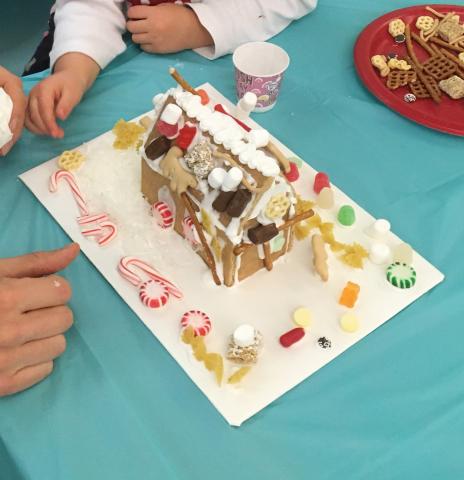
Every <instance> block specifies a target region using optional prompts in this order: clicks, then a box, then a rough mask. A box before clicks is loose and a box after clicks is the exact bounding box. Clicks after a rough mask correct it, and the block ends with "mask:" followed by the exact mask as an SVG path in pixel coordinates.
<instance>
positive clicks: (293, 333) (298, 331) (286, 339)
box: [279, 327, 305, 348]
mask: <svg viewBox="0 0 464 480" xmlns="http://www.w3.org/2000/svg"><path fill="white" fill-rule="evenodd" d="M304 336H305V329H304V328H301V327H297V328H294V329H293V330H290V331H289V332H287V333H284V334H283V335H282V336H281V337H280V338H279V342H280V344H281V345H282V347H284V348H288V347H291V346H292V345H293V344H295V343H296V342H299V341H300V340H301V339H302V338H303V337H304Z"/></svg>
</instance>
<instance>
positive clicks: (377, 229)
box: [366, 218, 391, 240]
mask: <svg viewBox="0 0 464 480" xmlns="http://www.w3.org/2000/svg"><path fill="white" fill-rule="evenodd" d="M390 227H391V226H390V222H389V221H388V220H385V219H383V218H381V219H379V220H376V221H375V222H374V223H373V224H372V225H371V226H370V227H369V228H368V229H367V230H366V233H367V235H369V237H371V238H373V239H374V240H383V239H384V238H385V236H386V235H387V233H388V232H389V231H390Z"/></svg>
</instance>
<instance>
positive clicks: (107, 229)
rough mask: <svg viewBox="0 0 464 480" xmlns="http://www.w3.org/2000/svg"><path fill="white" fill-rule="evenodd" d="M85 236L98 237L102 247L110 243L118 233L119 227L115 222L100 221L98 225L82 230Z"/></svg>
mask: <svg viewBox="0 0 464 480" xmlns="http://www.w3.org/2000/svg"><path fill="white" fill-rule="evenodd" d="M81 233H82V235H84V237H98V240H97V241H98V244H99V245H100V246H101V247H104V246H105V245H108V243H110V242H111V241H112V240H113V239H114V238H115V237H116V235H117V234H118V227H117V226H116V225H115V224H114V223H113V222H109V221H106V222H100V223H99V224H98V225H97V226H95V227H92V228H87V229H85V230H82V232H81Z"/></svg>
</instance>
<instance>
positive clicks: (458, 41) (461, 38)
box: [450, 35, 464, 44]
mask: <svg viewBox="0 0 464 480" xmlns="http://www.w3.org/2000/svg"><path fill="white" fill-rule="evenodd" d="M462 40H464V35H462V36H461V37H458V38H455V39H454V40H453V41H452V42H450V43H451V44H454V43H460V42H462Z"/></svg>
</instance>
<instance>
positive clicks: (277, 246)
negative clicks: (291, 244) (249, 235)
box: [271, 233, 285, 253]
mask: <svg viewBox="0 0 464 480" xmlns="http://www.w3.org/2000/svg"><path fill="white" fill-rule="evenodd" d="M284 245H285V236H284V234H283V233H280V234H279V235H277V237H274V238H273V239H272V240H271V253H274V252H278V251H280V250H282V248H283V246H284Z"/></svg>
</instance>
